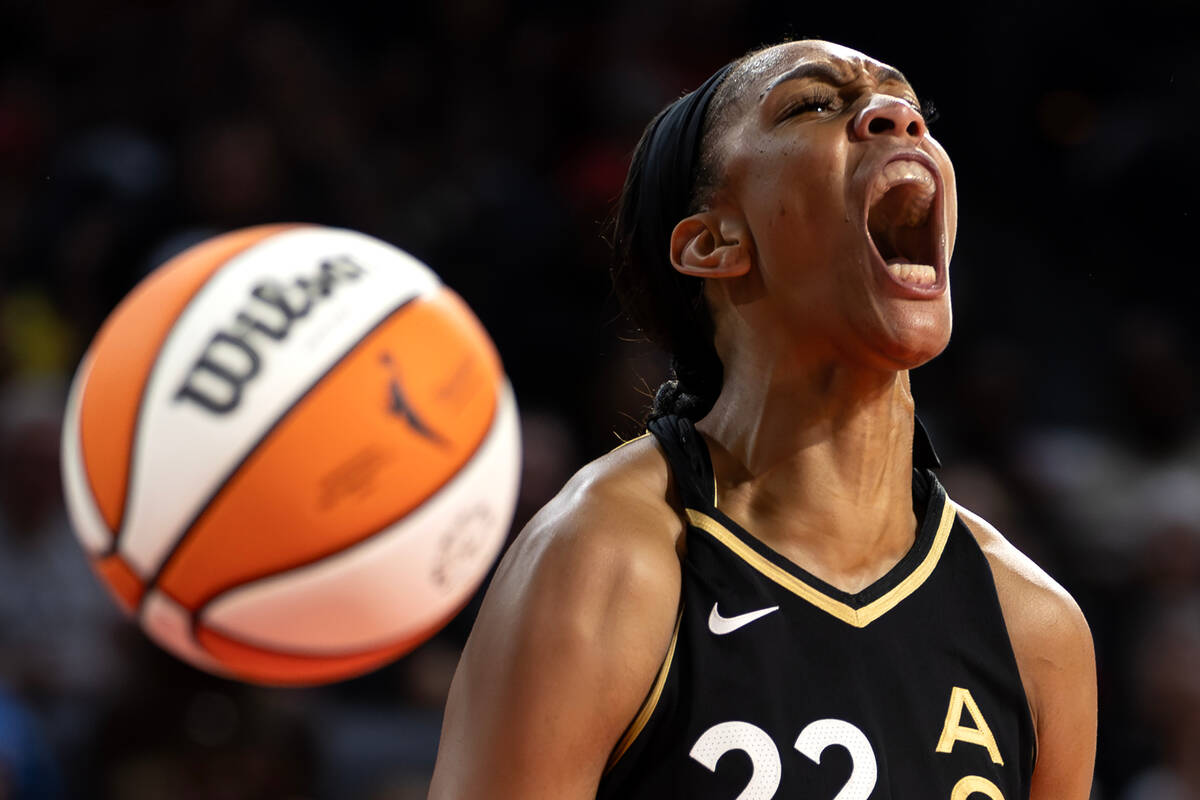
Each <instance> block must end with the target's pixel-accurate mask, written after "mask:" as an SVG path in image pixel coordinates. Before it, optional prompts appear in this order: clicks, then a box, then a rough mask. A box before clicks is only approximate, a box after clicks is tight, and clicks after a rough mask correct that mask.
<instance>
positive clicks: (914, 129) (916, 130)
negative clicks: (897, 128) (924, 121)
mask: <svg viewBox="0 0 1200 800" xmlns="http://www.w3.org/2000/svg"><path fill="white" fill-rule="evenodd" d="M904 131H905V132H906V133H907V134H908V135H909V136H920V135H921V127H920V126H919V125H917V121H916V120H915V119H914V120H913V121H912V122H910V123H908V127H907V128H905V129H904Z"/></svg>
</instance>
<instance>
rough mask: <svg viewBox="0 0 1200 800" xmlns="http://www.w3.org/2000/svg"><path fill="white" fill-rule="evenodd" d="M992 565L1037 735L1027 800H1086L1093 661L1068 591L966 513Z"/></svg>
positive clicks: (1092, 751) (1092, 752) (1091, 763)
mask: <svg viewBox="0 0 1200 800" xmlns="http://www.w3.org/2000/svg"><path fill="white" fill-rule="evenodd" d="M962 515H963V519H964V521H966V523H967V525H968V526H969V527H970V528H971V530H972V531H973V532H974V533H975V535H976V539H977V540H978V541H979V544H980V546H981V548H982V549H983V551H984V554H985V555H986V556H987V558H988V561H989V563H990V564H991V566H992V574H993V576H994V578H995V582H996V591H997V593H998V594H999V597H1000V605H1001V608H1002V610H1003V612H1004V621H1005V624H1006V625H1007V626H1008V632H1009V638H1010V640H1011V641H1012V645H1013V652H1014V653H1015V655H1016V657H1017V666H1018V668H1019V669H1020V672H1021V680H1022V682H1023V683H1024V686H1025V693H1026V696H1027V697H1028V699H1029V704H1030V711H1031V713H1032V714H1033V721H1034V726H1035V730H1036V734H1037V764H1036V766H1035V768H1034V772H1033V786H1032V791H1031V793H1030V800H1087V798H1088V797H1089V796H1090V795H1091V788H1092V776H1093V771H1094V768H1095V761H1096V715H1097V710H1096V657H1095V650H1094V648H1093V645H1092V635H1091V631H1090V630H1089V628H1088V624H1087V620H1086V619H1084V616H1083V612H1082V611H1081V610H1080V608H1079V606H1078V605H1077V604H1076V603H1075V600H1074V599H1073V598H1072V597H1071V596H1070V595H1069V594H1068V593H1067V591H1066V590H1065V589H1063V588H1062V587H1061V586H1059V585H1058V584H1057V583H1056V582H1055V581H1054V580H1053V579H1052V578H1050V577H1049V576H1048V575H1046V573H1045V572H1043V571H1042V570H1041V569H1040V568H1039V567H1038V566H1037V565H1035V564H1034V563H1033V562H1032V561H1030V560H1029V559H1028V558H1027V557H1026V556H1024V555H1023V554H1021V553H1020V552H1019V551H1018V550H1017V549H1016V548H1014V547H1013V546H1012V545H1011V544H1009V543H1008V542H1007V541H1006V540H1005V539H1004V538H1003V537H1002V536H1001V535H1000V534H999V533H998V532H997V531H996V529H995V528H993V527H992V526H991V525H988V523H987V522H985V521H984V520H982V519H981V518H979V517H978V516H975V515H974V514H971V513H970V512H968V511H965V510H963V511H962Z"/></svg>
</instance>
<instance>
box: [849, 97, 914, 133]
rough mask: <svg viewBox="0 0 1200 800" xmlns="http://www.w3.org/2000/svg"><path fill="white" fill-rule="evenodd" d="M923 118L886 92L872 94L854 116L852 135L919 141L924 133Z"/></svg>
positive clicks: (906, 104) (910, 107)
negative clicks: (895, 137) (893, 137)
mask: <svg viewBox="0 0 1200 800" xmlns="http://www.w3.org/2000/svg"><path fill="white" fill-rule="evenodd" d="M926 132H927V131H926V128H925V119H924V118H923V117H922V116H921V115H920V113H919V112H918V111H917V110H916V109H915V108H913V107H912V106H911V105H909V104H908V103H906V102H904V101H903V100H901V99H900V98H898V97H892V96H891V95H886V94H876V95H872V96H871V99H870V101H869V102H868V103H867V105H866V106H865V107H864V108H863V109H862V111H859V112H858V116H856V117H855V118H854V135H855V136H857V137H858V138H859V139H871V138H873V137H876V136H898V137H901V138H908V139H911V140H912V141H913V142H914V143H916V142H920V141H921V140H922V139H924V138H925V134H926Z"/></svg>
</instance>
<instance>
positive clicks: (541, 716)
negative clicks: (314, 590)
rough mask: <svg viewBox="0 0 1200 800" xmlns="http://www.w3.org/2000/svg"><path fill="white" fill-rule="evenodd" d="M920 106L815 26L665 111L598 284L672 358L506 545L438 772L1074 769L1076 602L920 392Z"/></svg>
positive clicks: (648, 785) (537, 792)
mask: <svg viewBox="0 0 1200 800" xmlns="http://www.w3.org/2000/svg"><path fill="white" fill-rule="evenodd" d="M919 108H920V107H919V105H918V103H917V99H916V97H915V95H914V94H913V90H912V88H911V87H910V86H909V85H908V83H907V82H906V81H905V79H904V77H903V76H902V75H901V74H900V73H898V72H896V71H895V70H893V69H891V68H889V67H887V66H885V65H883V64H880V63H878V62H876V61H874V60H872V59H870V58H868V57H866V56H864V55H862V54H861V53H857V52H854V51H852V50H849V49H846V48H844V47H840V46H838V45H834V44H829V43H826V42H819V41H802V42H792V43H788V44H783V45H779V46H776V47H772V48H769V49H766V50H763V51H759V52H757V53H753V54H751V55H749V56H747V57H746V58H744V59H741V60H739V61H737V62H735V63H733V64H732V65H731V66H729V67H726V68H725V69H723V70H721V71H720V72H718V73H717V74H716V75H714V76H713V77H712V78H711V79H709V81H708V82H706V83H705V84H704V85H703V86H702V87H701V88H700V89H698V90H696V92H693V93H692V94H690V95H688V96H686V97H684V98H681V99H680V100H679V101H677V102H676V103H675V104H673V105H672V106H670V107H669V108H668V109H667V110H666V111H665V112H664V113H663V114H660V115H659V116H658V117H657V118H656V119H655V121H654V122H652V123H651V125H650V127H649V128H648V129H647V132H646V134H645V135H644V136H643V139H642V142H641V143H640V144H639V147H638V151H637V153H636V154H635V156H634V162H633V164H632V166H631V168H630V172H629V176H628V179H627V182H626V188H625V192H624V195H623V197H622V206H621V212H620V218H619V221H618V230H617V250H618V257H619V259H620V261H621V263H620V264H619V265H618V268H617V270H616V272H615V279H616V281H617V286H618V290H619V291H620V293H621V294H622V295H623V296H624V297H625V299H626V300H627V301H629V302H628V305H629V311H630V313H631V314H632V315H633V317H634V319H635V321H636V322H637V323H638V324H639V325H640V326H641V327H642V328H643V330H645V331H646V333H647V334H648V335H649V336H650V337H651V338H653V339H655V340H656V341H657V342H658V343H659V344H662V345H663V346H664V347H665V348H667V349H668V350H669V351H670V352H671V353H672V354H673V356H674V363H675V372H676V376H677V377H678V379H679V380H678V381H677V382H671V383H668V384H666V385H665V386H664V388H663V389H662V390H660V392H659V395H658V397H657V398H656V408H655V411H654V412H653V415H652V421H651V423H650V425H649V428H650V432H649V435H647V436H645V437H643V438H640V439H636V440H634V441H633V442H631V443H629V444H627V445H625V446H623V447H621V448H618V449H617V450H615V451H614V452H612V453H610V454H609V455H607V456H605V457H603V458H601V459H599V460H598V461H596V462H594V463H592V464H590V465H588V466H587V467H585V468H584V469H583V470H582V471H581V472H580V473H579V474H578V475H576V476H575V477H574V478H573V479H572V480H571V481H570V483H569V484H568V485H567V486H566V488H564V489H563V491H562V493H561V494H560V495H559V496H558V497H557V498H556V499H555V500H553V501H552V502H551V503H550V504H549V505H548V506H547V507H546V508H545V509H543V510H542V511H541V513H540V514H539V515H538V516H537V517H536V518H535V519H534V520H533V521H532V522H531V523H530V524H529V526H528V527H527V528H526V529H525V531H524V532H523V533H522V535H521V536H520V537H519V539H518V540H517V542H516V543H515V544H514V545H513V547H512V548H511V550H510V551H509V553H508V554H507V556H506V558H505V559H504V561H503V563H502V565H501V567H500V568H499V571H498V573H497V575H496V578H495V582H494V583H493V584H492V587H491V589H490V591H489V594H488V597H487V598H486V600H485V602H484V605H483V608H482V611H481V613H480V615H479V618H478V622H477V623H476V626H475V630H474V632H473V634H472V636H471V640H470V642H469V643H468V645H467V647H466V650H465V652H464V654H463V657H462V661H461V663H460V665H459V669H458V673H457V675H456V677H455V679H454V685H453V688H452V690H451V694H450V699H449V702H448V705H447V708H446V717H445V723H444V729H443V733H442V739H441V745H440V751H439V756H438V764H437V768H436V771H435V774H434V778H433V785H432V789H431V794H430V797H431V798H433V800H467V799H468V798H470V799H471V800H481V799H482V798H488V800H510V799H511V800H517V799H518V798H519V799H520V800H535V799H541V798H544V799H545V800H583V798H604V799H605V800H608V799H609V798H612V799H613V800H615V799H616V798H622V799H623V800H630V799H634V800H636V799H638V798H662V797H674V798H688V799H689V800H710V799H711V800H734V799H735V798H741V799H742V800H751V799H756V800H765V799H766V798H772V797H779V798H800V799H802V800H808V798H812V800H834V799H835V798H836V800H868V799H871V800H882V799H883V798H892V799H893V800H1019V799H1020V800H1024V798H1034V800H1085V798H1087V797H1088V795H1089V790H1090V786H1091V777H1092V769H1093V762H1094V757H1095V726H1096V688H1095V666H1094V657H1093V650H1092V644H1091V637H1090V634H1089V631H1088V627H1087V624H1086V622H1085V621H1084V619H1083V616H1082V614H1081V613H1080V611H1079V608H1078V607H1077V606H1076V604H1075V603H1074V602H1073V601H1072V599H1071V598H1070V597H1069V596H1068V595H1067V593H1066V592H1065V591H1064V590H1063V589H1062V588H1060V587H1059V586H1058V585H1057V584H1055V583H1054V581H1052V580H1051V579H1050V578H1049V577H1047V576H1046V575H1045V574H1044V573H1043V572H1042V571H1041V570H1039V569H1038V568H1037V567H1036V566H1034V565H1033V564H1032V563H1031V562H1030V561H1029V560H1028V559H1026V558H1025V557H1024V556H1023V555H1021V554H1020V553H1019V552H1017V551H1016V550H1015V549H1014V548H1013V547H1012V546H1011V545H1009V544H1008V542H1007V541H1006V540H1005V539H1004V538H1003V537H1002V536H1001V535H1000V533H998V532H997V531H996V530H995V529H993V528H992V527H991V526H990V525H988V523H987V522H985V521H984V520H982V519H980V518H979V517H977V516H975V515H974V514H972V513H970V512H969V511H967V510H965V509H963V508H960V507H958V506H956V505H954V504H953V503H952V502H951V500H949V499H948V498H947V496H946V493H945V491H944V490H943V489H942V487H941V486H940V485H939V483H938V481H937V479H936V477H934V474H933V472H932V471H930V468H931V467H933V466H935V465H936V456H934V454H933V450H932V448H931V447H930V446H929V444H928V441H927V440H926V439H925V436H924V433H923V431H922V429H921V428H920V425H919V423H917V422H915V421H914V414H913V399H912V395H911V394H910V391H909V381H908V370H909V369H911V368H912V367H916V366H919V365H920V364H922V363H924V362H926V361H928V360H929V359H931V358H933V357H934V356H936V355H937V354H938V353H939V352H940V351H941V350H942V349H943V348H944V347H945V345H946V343H947V340H948V338H949V335H950V324H951V314H950V295H949V291H948V276H947V261H948V259H949V254H950V251H951V249H952V247H953V243H954V235H955V225H956V198H955V184H954V172H953V169H952V167H951V164H950V161H949V158H948V157H947V156H946V153H945V152H944V151H943V150H942V148H941V147H940V146H939V145H938V144H937V142H935V141H934V140H933V139H932V138H931V137H930V136H929V135H928V133H927V131H926V127H925V121H924V119H923V118H922V115H921V113H920V111H919ZM997 113H998V114H1001V113H1002V109H997ZM1003 122H1004V120H1003V117H1002V116H999V117H998V118H997V120H996V123H997V127H996V128H995V129H993V130H989V131H983V132H981V135H984V136H994V137H995V138H994V141H993V144H994V146H995V147H996V148H997V149H998V150H1000V151H1002V150H1003V136H1004V131H1003Z"/></svg>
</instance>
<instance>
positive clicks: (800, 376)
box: [698, 363, 916, 592]
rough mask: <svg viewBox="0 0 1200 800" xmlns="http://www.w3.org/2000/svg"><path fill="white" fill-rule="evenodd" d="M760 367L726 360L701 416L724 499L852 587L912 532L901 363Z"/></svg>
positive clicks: (776, 544) (748, 521)
mask: <svg viewBox="0 0 1200 800" xmlns="http://www.w3.org/2000/svg"><path fill="white" fill-rule="evenodd" d="M763 366H764V365H763V364H761V363H758V364H749V365H746V366H745V367H743V371H745V370H749V371H750V373H751V374H748V375H745V376H743V375H739V374H738V371H737V370H730V371H727V376H726V381H725V386H724V388H723V389H722V393H721V395H720V397H719V398H718V400H717V402H716V404H715V405H714V407H713V409H712V411H711V412H710V413H709V414H708V416H706V417H705V418H704V419H703V420H702V421H701V422H700V424H699V426H698V427H699V429H700V430H701V432H703V433H704V434H705V435H706V436H707V437H708V438H709V440H710V442H711V445H712V446H711V450H712V452H713V466H714V469H715V471H716V474H717V479H718V500H719V503H720V504H721V507H722V510H723V511H724V512H725V513H726V514H728V515H729V516H731V517H733V518H734V519H736V520H738V521H739V522H741V523H742V524H743V525H744V526H745V527H746V528H747V529H749V530H751V531H753V532H754V534H755V535H756V536H757V537H758V538H760V539H762V540H763V541H765V542H766V543H767V544H769V545H770V546H772V547H773V548H775V549H776V550H778V551H779V552H781V553H783V554H784V555H785V556H788V557H789V558H791V559H792V560H794V561H796V562H797V563H800V564H802V565H803V566H804V567H805V569H807V570H808V571H809V572H812V573H813V574H815V575H817V576H818V577H820V578H821V579H822V580H825V581H826V582H827V583H830V584H832V585H834V586H837V587H838V588H841V589H844V590H846V591H851V592H854V591H858V590H860V589H861V588H864V587H865V586H867V585H869V584H870V583H872V582H874V581H875V580H876V579H878V578H879V577H881V576H882V575H883V574H884V573H886V572H887V570H888V569H890V568H891V566H893V565H894V564H895V563H896V562H897V561H899V560H900V558H902V557H903V555H904V554H905V553H906V552H907V551H908V549H909V548H910V547H911V545H912V542H913V540H914V537H915V532H916V518H915V515H914V514H913V510H912V447H911V445H912V435H913V400H912V394H911V392H910V390H909V383H908V373H907V372H879V371H869V370H854V369H850V368H847V367H845V366H843V365H837V366H829V367H827V368H823V369H808V370H804V371H802V372H797V371H794V370H789V371H787V372H786V373H785V372H784V371H783V370H780V369H773V368H770V367H768V368H767V369H765V370H764V369H763Z"/></svg>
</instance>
